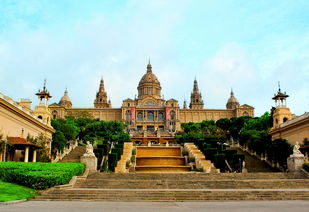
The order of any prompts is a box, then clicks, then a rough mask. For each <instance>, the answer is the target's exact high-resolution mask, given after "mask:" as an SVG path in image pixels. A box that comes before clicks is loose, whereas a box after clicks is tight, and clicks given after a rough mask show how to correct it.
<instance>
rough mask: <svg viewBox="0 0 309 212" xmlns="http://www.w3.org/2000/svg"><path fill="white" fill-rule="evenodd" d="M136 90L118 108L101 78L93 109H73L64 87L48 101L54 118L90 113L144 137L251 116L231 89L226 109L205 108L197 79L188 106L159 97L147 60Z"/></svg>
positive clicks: (154, 77) (159, 91) (156, 84)
mask: <svg viewBox="0 0 309 212" xmlns="http://www.w3.org/2000/svg"><path fill="white" fill-rule="evenodd" d="M137 90H138V96H137V97H136V98H134V99H130V98H128V99H125V100H123V103H122V106H121V108H112V107H111V101H110V100H107V94H106V91H105V88H104V81H103V79H101V82H100V87H99V91H98V93H97V95H96V99H95V101H94V108H72V103H71V100H70V98H69V96H68V92H67V90H66V91H65V93H64V96H63V97H62V98H61V100H60V101H59V103H54V104H51V105H50V106H49V108H50V110H51V112H52V117H53V118H64V117H65V116H70V115H71V116H79V117H83V116H84V115H85V116H86V115H89V116H91V117H93V118H95V119H100V120H106V121H113V120H118V121H122V122H124V123H126V125H127V129H128V131H130V132H135V133H143V134H144V137H149V134H153V133H155V134H156V136H160V137H162V136H163V134H164V133H171V132H176V131H181V123H187V122H201V121H203V120H218V119H221V118H231V117H239V116H252V117H253V116H254V108H253V107H252V106H249V105H246V104H244V105H240V104H239V102H238V101H237V99H236V98H235V96H234V93H233V91H231V95H230V97H229V99H228V101H227V104H226V109H204V101H203V99H202V94H201V93H200V91H199V88H198V84H197V80H196V79H195V80H194V85H193V91H192V93H191V101H190V105H189V108H187V106H186V102H184V105H183V108H180V106H179V103H178V101H177V100H175V99H169V100H165V99H163V98H162V95H161V90H162V88H161V85H160V82H159V80H158V78H157V77H156V76H155V74H154V73H153V71H152V65H151V64H150V63H149V64H148V65H147V72H146V73H145V74H144V75H143V77H142V78H141V80H140V81H139V84H138V87H137ZM147 133H148V135H146V136H145V134H147ZM158 134H159V135H158Z"/></svg>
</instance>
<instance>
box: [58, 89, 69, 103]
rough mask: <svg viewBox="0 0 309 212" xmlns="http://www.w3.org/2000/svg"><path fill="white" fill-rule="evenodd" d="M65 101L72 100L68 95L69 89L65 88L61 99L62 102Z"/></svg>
mask: <svg viewBox="0 0 309 212" xmlns="http://www.w3.org/2000/svg"><path fill="white" fill-rule="evenodd" d="M64 101H67V102H70V101H71V99H70V97H69V95H68V90H67V89H66V90H65V92H64V95H63V97H62V98H61V99H60V102H64Z"/></svg>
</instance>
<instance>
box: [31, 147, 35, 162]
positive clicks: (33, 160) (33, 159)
mask: <svg viewBox="0 0 309 212" xmlns="http://www.w3.org/2000/svg"><path fill="white" fill-rule="evenodd" d="M32 162H34V163H35V162H36V149H35V150H33V157H32Z"/></svg>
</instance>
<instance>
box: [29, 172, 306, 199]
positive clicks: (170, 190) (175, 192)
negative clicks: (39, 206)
mask: <svg viewBox="0 0 309 212" xmlns="http://www.w3.org/2000/svg"><path fill="white" fill-rule="evenodd" d="M35 200H55V201H57V200H61V201H122V202H123V201H137V202H140V201H165V202H168V201H236V200H237V201H240V200H309V178H308V175H307V174H305V173H214V174H207V173H194V172H190V173H127V174H120V173H119V174H117V173H98V172H96V173H92V174H89V175H88V176H87V177H78V178H77V180H76V183H75V184H74V185H73V186H71V187H69V186H65V187H61V186H60V187H58V188H57V187H55V188H51V189H49V190H47V191H45V192H44V193H43V194H42V195H41V196H38V197H36V199H35Z"/></svg>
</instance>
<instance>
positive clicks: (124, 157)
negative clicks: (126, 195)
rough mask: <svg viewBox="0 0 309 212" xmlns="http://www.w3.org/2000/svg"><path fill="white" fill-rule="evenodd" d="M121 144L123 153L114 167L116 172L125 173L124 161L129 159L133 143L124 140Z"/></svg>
mask: <svg viewBox="0 0 309 212" xmlns="http://www.w3.org/2000/svg"><path fill="white" fill-rule="evenodd" d="M123 145H124V146H123V154H122V155H121V158H120V160H119V161H118V163H117V167H116V168H115V172H116V173H126V172H127V169H126V163H127V161H130V160H131V156H132V149H133V143H132V142H125V143H124V144H123Z"/></svg>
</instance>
